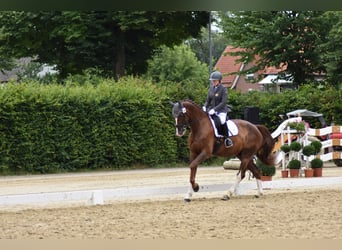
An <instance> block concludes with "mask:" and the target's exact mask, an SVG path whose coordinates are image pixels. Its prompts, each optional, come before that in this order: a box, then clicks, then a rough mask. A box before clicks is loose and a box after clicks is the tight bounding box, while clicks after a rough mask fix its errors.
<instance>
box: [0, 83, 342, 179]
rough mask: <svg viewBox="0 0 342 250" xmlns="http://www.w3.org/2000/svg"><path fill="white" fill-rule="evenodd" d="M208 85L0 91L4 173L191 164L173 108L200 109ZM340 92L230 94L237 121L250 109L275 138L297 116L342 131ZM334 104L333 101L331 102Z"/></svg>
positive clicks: (11, 87) (310, 88)
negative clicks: (178, 104) (284, 120)
mask: <svg viewBox="0 0 342 250" xmlns="http://www.w3.org/2000/svg"><path fill="white" fill-rule="evenodd" d="M206 95H207V86H205V84H203V83H197V82H187V83H182V84H179V83H168V84H152V83H150V82H148V81H146V80H142V79H140V78H133V77H128V78H124V79H121V80H120V81H119V82H114V81H112V80H108V79H98V78H97V79H96V82H95V83H87V82H85V83H82V84H78V83H75V82H72V81H71V82H68V83H67V84H66V85H65V86H63V85H58V84H50V85H42V84H38V83H32V82H27V83H21V84H15V83H10V84H6V85H3V86H2V87H0V173H1V172H2V173H10V174H12V173H50V172H63V171H75V170H79V169H98V168H112V169H119V168H127V167H132V166H137V165H139V166H149V167H151V166H152V167H155V166H158V165H162V166H165V165H174V164H177V163H181V164H184V163H187V162H188V159H189V149H188V146H187V136H184V137H182V138H179V137H176V136H175V128H174V119H173V117H172V115H171V107H170V106H169V104H168V101H169V100H171V101H173V102H175V101H178V100H181V99H192V100H194V101H195V102H197V103H198V104H200V105H202V104H203V102H204V101H205V98H206ZM341 99H342V97H341V90H336V89H333V88H331V87H328V86H326V87H323V88H321V89H317V87H315V85H307V86H303V87H301V89H300V90H298V91H286V92H284V93H282V94H272V93H260V92H250V93H247V94H241V93H238V92H235V91H233V90H229V98H228V100H229V104H232V105H233V107H234V108H233V111H232V113H231V114H230V117H231V118H243V110H244V108H245V107H246V106H256V107H259V109H260V121H261V123H263V124H265V125H266V126H267V127H268V128H269V129H270V131H273V130H274V129H276V128H277V126H279V124H280V123H281V119H280V118H279V114H284V113H286V112H289V111H292V110H294V109H299V108H307V109H309V110H312V111H316V112H320V113H323V114H324V116H325V118H326V120H327V123H328V124H330V123H331V122H332V121H333V122H335V123H336V124H339V125H342V106H341V102H340V101H338V100H341ZM332 100H334V101H332Z"/></svg>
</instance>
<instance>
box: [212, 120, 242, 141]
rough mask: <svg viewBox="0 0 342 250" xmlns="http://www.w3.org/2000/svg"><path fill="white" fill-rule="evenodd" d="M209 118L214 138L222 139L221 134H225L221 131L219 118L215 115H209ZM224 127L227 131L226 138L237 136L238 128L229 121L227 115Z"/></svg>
mask: <svg viewBox="0 0 342 250" xmlns="http://www.w3.org/2000/svg"><path fill="white" fill-rule="evenodd" d="M209 118H210V121H211V124H212V126H213V128H214V132H215V137H217V138H220V137H223V134H224V133H225V131H223V129H222V126H221V121H220V118H219V117H218V116H217V115H210V116H209ZM226 126H227V129H228V136H234V135H237V134H238V132H239V131H238V127H237V126H236V124H235V123H234V122H233V121H232V120H229V118H228V115H227V119H226Z"/></svg>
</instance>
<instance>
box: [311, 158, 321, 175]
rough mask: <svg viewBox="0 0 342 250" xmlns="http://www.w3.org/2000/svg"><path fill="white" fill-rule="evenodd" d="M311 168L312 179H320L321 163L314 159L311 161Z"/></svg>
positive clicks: (319, 160)
mask: <svg viewBox="0 0 342 250" xmlns="http://www.w3.org/2000/svg"><path fill="white" fill-rule="evenodd" d="M310 164H311V168H312V169H313V176H314V177H322V168H323V161H322V160H321V159H319V158H315V159H313V160H312V161H311V163H310Z"/></svg>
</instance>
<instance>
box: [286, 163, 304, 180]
mask: <svg viewBox="0 0 342 250" xmlns="http://www.w3.org/2000/svg"><path fill="white" fill-rule="evenodd" d="M301 164H302V163H301V161H300V160H297V159H292V160H290V161H289V164H288V168H289V169H290V177H298V176H299V169H300V167H301Z"/></svg>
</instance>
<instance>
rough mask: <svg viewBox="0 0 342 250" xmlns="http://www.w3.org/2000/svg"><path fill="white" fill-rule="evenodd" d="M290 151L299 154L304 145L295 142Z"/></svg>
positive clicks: (292, 143)
mask: <svg viewBox="0 0 342 250" xmlns="http://www.w3.org/2000/svg"><path fill="white" fill-rule="evenodd" d="M290 149H291V150H292V151H296V152H299V151H300V150H301V149H302V145H301V144H300V143H299V142H297V141H294V142H291V144H290Z"/></svg>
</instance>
